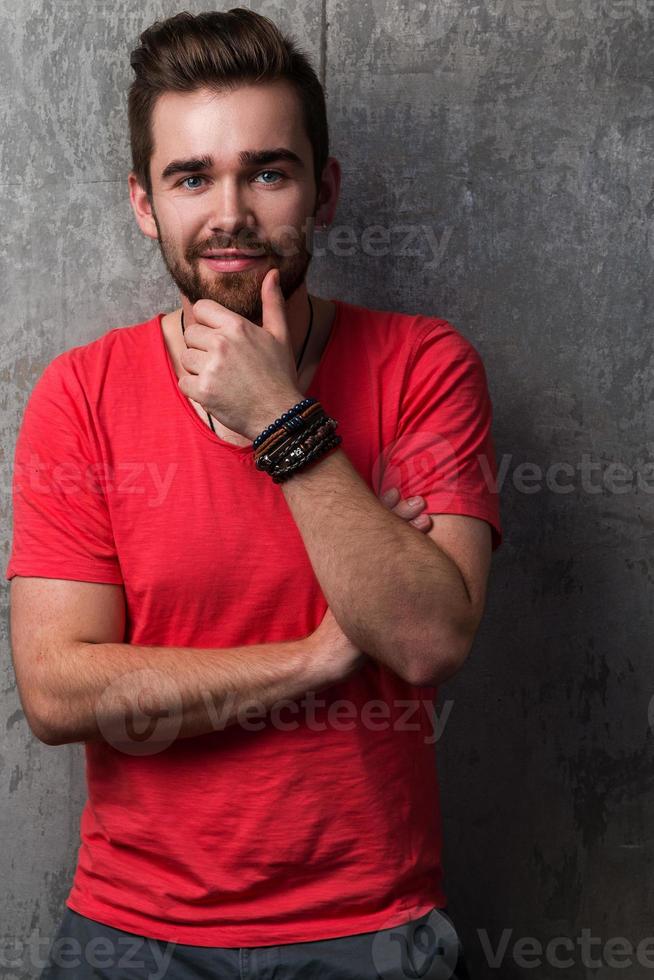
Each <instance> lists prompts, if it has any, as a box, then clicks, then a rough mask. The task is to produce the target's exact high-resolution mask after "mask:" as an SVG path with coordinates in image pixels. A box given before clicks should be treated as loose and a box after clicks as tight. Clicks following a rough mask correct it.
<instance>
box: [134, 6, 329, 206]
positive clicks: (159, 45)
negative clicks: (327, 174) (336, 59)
mask: <svg viewBox="0 0 654 980" xmlns="http://www.w3.org/2000/svg"><path fill="white" fill-rule="evenodd" d="M139 40H140V42H141V46H140V47H138V48H136V49H135V50H134V51H132V53H131V57H130V63H131V65H132V68H133V69H134V72H135V74H136V78H135V79H134V80H133V82H132V84H131V86H130V89H129V93H128V107H127V114H128V122H129V138H130V147H131V152H132V169H133V171H134V173H135V174H136V178H137V180H138V182H139V184H140V185H141V187H142V188H144V189H145V191H146V192H147V195H148V197H149V198H150V199H152V181H151V174H150V160H151V158H152V153H153V149H154V141H153V136H152V113H153V110H154V107H155V103H156V101H157V98H158V97H159V96H160V95H162V94H163V93H164V92H193V91H195V90H197V89H199V88H204V87H208V88H213V89H215V90H220V89H234V88H237V87H238V86H239V85H242V84H247V83H257V82H270V81H277V80H286V81H288V82H290V83H291V84H292V85H293V86H294V88H295V91H296V92H297V94H298V96H299V98H300V102H301V105H302V113H303V118H304V126H305V129H306V132H307V135H308V137H309V140H310V142H311V145H312V147H313V170H314V176H315V180H316V189H318V187H319V186H320V178H321V175H322V171H323V168H324V166H325V163H326V162H327V157H328V156H329V134H328V128H327V111H326V107H325V95H324V92H323V88H322V85H321V84H320V81H319V80H318V78H317V76H316V73H315V71H314V70H313V68H312V66H311V64H310V62H309V60H308V59H307V57H306V56H305V55H304V54H303V52H302V51H300V50H299V49H298V48H297V46H296V44H295V41H294V40H293V39H291V38H289V37H287V36H285V35H284V34H282V33H281V31H280V30H279V28H278V27H277V26H276V25H275V24H274V23H273V21H271V20H270V19H269V18H268V17H264V16H263V15H262V14H257V13H255V12H254V11H252V10H246V9H245V8H244V7H234V8H233V9H232V10H228V11H225V12H223V11H209V12H206V13H201V14H197V15H193V14H190V13H188V12H187V11H183V12H182V13H179V14H175V16H174V17H169V18H168V19H167V20H164V21H155V23H154V24H152V25H151V26H150V27H148V28H147V30H145V31H144V32H143V33H142V34H141V35H140V38H139Z"/></svg>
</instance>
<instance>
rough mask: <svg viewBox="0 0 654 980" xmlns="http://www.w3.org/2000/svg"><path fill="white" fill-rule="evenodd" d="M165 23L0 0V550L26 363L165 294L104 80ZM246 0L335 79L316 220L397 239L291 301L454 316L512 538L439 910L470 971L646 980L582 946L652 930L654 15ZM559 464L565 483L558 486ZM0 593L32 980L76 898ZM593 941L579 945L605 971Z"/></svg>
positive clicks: (20, 892)
mask: <svg viewBox="0 0 654 980" xmlns="http://www.w3.org/2000/svg"><path fill="white" fill-rule="evenodd" d="M181 9H187V10H190V11H192V12H199V11H201V10H205V9H211V8H210V7H209V6H207V5H205V4H201V3H187V4H186V5H181V6H180V5H178V4H175V3H170V2H159V3H154V2H152V0H146V2H140V3H138V4H137V3H136V2H135V0H112V2H111V3H108V2H105V0H85V2H82V0H66V2H65V3H64V2H54V0H43V2H35V0H20V3H19V4H18V5H16V4H15V3H14V2H13V0H12V2H9V0H0V46H1V49H0V64H1V66H2V69H3V91H2V95H1V96H0V126H1V131H2V133H3V135H4V139H3V142H2V146H1V148H0V153H1V175H0V180H1V194H2V275H1V277H0V288H1V289H2V306H3V311H4V316H3V335H2V350H3V353H2V365H1V368H0V370H1V377H2V389H1V391H2V413H1V416H0V417H1V421H2V437H1V440H0V452H1V457H0V458H1V462H2V481H3V494H2V547H3V555H4V558H3V564H4V563H6V560H7V557H8V553H9V542H10V535H11V501H10V493H9V490H10V479H11V463H12V453H13V446H14V442H15V437H16V433H17V429H18V425H19V422H20V418H21V415H22V410H23V407H24V404H25V401H26V399H27V396H28V394H29V392H30V390H31V388H32V386H33V384H34V382H35V380H36V378H37V377H38V375H39V374H40V373H41V371H42V370H43V368H44V367H45V365H46V364H47V363H48V362H49V361H50V360H51V359H52V358H53V357H54V356H55V355H56V354H57V353H59V352H60V351H62V350H64V349H67V348H69V347H72V346H74V345H76V344H79V343H85V342H87V341H89V340H92V339H94V338H95V337H98V336H100V334H102V333H104V332H105V331H106V330H108V329H110V328H111V327H115V326H119V325H121V324H128V323H135V322H138V321H139V320H144V319H147V318H150V317H151V316H152V315H153V314H154V313H155V312H157V311H160V310H170V309H173V308H175V306H177V297H176V291H175V290H174V288H173V287H172V286H171V283H170V281H169V279H168V275H167V273H166V271H165V269H164V267H163V264H162V262H161V260H160V256H159V250H158V247H157V245H156V243H154V242H151V241H150V240H148V239H146V238H144V237H143V236H142V235H141V233H140V232H139V230H138V228H137V226H136V223H135V221H134V219H133V216H132V213H131V210H130V207H129V202H128V193H127V180H126V178H127V172H128V169H129V155H128V141H127V117H126V91H127V86H128V85H129V82H130V81H131V77H132V76H131V71H130V69H129V58H128V55H129V51H130V50H131V48H132V47H134V46H135V45H136V43H137V39H138V34H139V33H140V31H142V30H143V29H144V28H145V27H146V26H148V25H149V24H150V23H151V22H152V21H153V20H154V19H156V18H161V17H165V16H169V15H171V14H173V13H176V12H177V11H179V10H181ZM224 9H228V7H227V6H225V8H224ZM256 9H257V10H260V11H261V12H263V13H266V14H267V15H269V16H270V17H272V18H273V19H274V20H275V21H276V22H277V23H278V24H279V25H280V26H281V27H282V28H283V29H286V30H288V31H289V32H291V33H292V34H294V36H295V37H296V38H297V40H298V41H299V42H300V44H301V45H302V46H303V47H304V49H305V50H306V51H307V53H308V54H309V55H311V56H312V57H313V59H314V63H315V64H316V66H317V67H319V70H320V73H321V77H322V78H323V80H324V83H325V85H326V93H327V99H328V108H329V119H330V127H331V139H332V145H331V152H332V154H333V155H335V156H337V157H338V158H339V160H340V161H341V164H342V167H343V171H344V186H343V189H342V195H341V203H340V205H339V209H338V213H337V216H336V223H337V224H342V225H345V224H347V225H350V226H351V227H352V228H354V229H355V233H356V235H358V236H359V237H360V235H361V233H362V232H363V230H364V228H365V227H366V226H369V225H371V224H380V225H382V226H384V227H386V228H390V229H391V230H392V232H393V233H392V236H391V249H390V250H387V252H388V254H386V255H385V256H382V257H375V256H373V255H370V254H365V252H364V251H363V250H362V248H361V247H359V248H358V250H355V252H354V254H353V256H352V257H350V258H343V257H340V256H338V255H337V254H336V251H337V249H336V248H332V250H331V252H330V251H329V250H328V251H327V254H326V255H325V256H324V257H321V258H319V259H316V260H315V262H314V266H313V268H312V270H311V275H310V286H311V288H312V291H313V292H315V293H318V294H319V295H323V296H327V297H329V296H340V297H341V298H344V299H348V300H350V301H353V302H359V303H363V304H365V305H369V306H374V307H379V308H385V309H398V310H404V311H408V312H424V313H428V314H434V315H439V316H445V317H447V318H449V319H450V320H451V321H452V322H453V323H454V324H455V325H456V326H457V328H458V329H459V330H460V331H461V332H462V333H463V334H464V335H465V336H467V337H469V338H470V339H471V340H472V341H473V343H474V344H475V346H476V347H477V349H478V350H479V352H480V353H481V355H482V357H483V359H484V362H485V365H486V370H487V374H488V379H489V385H490V389H491V396H492V399H493V404H494V412H495V423H494V434H495V443H496V449H497V454H498V462H499V463H500V464H501V470H502V471H503V472H504V480H503V484H502V517H503V523H504V532H505V542H504V545H503V547H502V548H501V549H500V551H499V552H498V553H497V554H496V556H495V557H494V560H493V569H492V573H491V584H490V590H489V597H488V605H487V612H486V616H485V620H484V623H483V625H482V628H481V630H480V632H479V634H478V637H477V640H476V642H475V646H474V649H473V652H472V654H471V657H470V659H469V661H468V663H467V664H466V666H465V668H464V669H463V671H462V672H461V673H460V674H459V675H458V676H457V677H456V678H455V679H453V680H451V681H450V682H449V683H448V684H447V685H445V686H444V687H443V688H442V690H441V692H440V697H439V706H440V707H441V708H443V707H445V706H446V702H448V701H449V702H451V705H450V708H451V711H450V715H449V717H448V718H447V724H446V726H445V730H444V733H443V735H442V737H441V739H440V741H439V742H438V745H437V753H438V757H439V760H440V761H439V768H440V774H441V787H442V797H443V812H444V829H445V846H446V859H445V867H446V873H447V883H448V891H449V895H450V908H451V910H452V912H453V913H454V915H455V917H456V921H457V924H458V927H459V930H460V932H461V935H462V937H463V939H464V943H465V946H466V951H467V955H468V958H469V961H470V963H471V965H472V966H473V968H474V976H475V977H477V978H479V980H482V978H488V977H498V976H501V977H502V978H503V980H504V978H506V980H513V978H515V977H522V976H530V977H535V978H538V980H544V978H559V977H561V976H566V977H571V978H574V980H577V978H586V977H593V978H600V980H602V978H605V977H608V976H614V975H620V976H621V977H626V978H640V977H648V976H654V963H653V965H652V967H648V966H646V965H644V963H643V964H641V965H640V966H637V965H634V966H632V967H631V968H628V969H617V968H616V967H614V968H611V965H610V959H609V957H608V955H605V954H604V953H603V951H602V946H603V945H604V943H605V942H607V941H608V940H610V939H611V938H613V937H624V938H625V939H628V940H629V941H631V942H632V943H633V944H634V945H636V944H637V943H639V942H640V941H641V940H643V939H644V938H645V937H648V936H652V935H654V921H653V919H652V915H651V913H652V909H653V908H654V900H653V887H652V880H653V879H652V853H653V849H652V840H653V839H654V831H653V830H652V827H653V826H654V823H653V821H654V792H653V785H652V772H653V771H654V759H653V753H652V736H651V731H650V726H649V718H648V709H649V701H650V697H651V694H652V690H653V682H654V666H653V665H652V633H653V630H652V622H653V616H652V602H653V596H654V589H653V587H652V586H653V583H654V575H653V566H652V559H651V554H652V544H653V543H654V535H653V518H654V507H653V500H654V495H653V493H652V490H653V489H654V479H652V476H651V470H652V462H653V460H654V442H653V441H652V440H653V438H654V436H653V434H652V429H653V421H654V418H653V412H652V398H653V396H652V375H653V369H654V362H653V358H652V310H651V305H650V296H651V289H650V276H651V271H652V260H653V257H654V222H653V215H654V190H653V188H654V179H653V176H652V161H653V159H654V154H653V152H652V150H653V149H654V147H653V139H652V137H653V120H654V99H653V96H652V80H653V61H652V51H653V43H652V42H653V40H654V37H653V29H652V25H653V23H654V0H593V2H592V3H591V2H590V0H530V2H529V3H527V2H525V0H486V2H482V3H478V2H475V0H437V2H435V3H432V4H428V3H426V2H413V3H402V2H399V0H358V2H356V3H351V4H346V3H345V2H343V0H326V4H324V5H323V6H322V7H321V5H320V3H319V2H318V0H316V2H314V3H313V4H303V3H299V2H292V3H289V4H286V5H285V6H282V5H281V4H274V3H261V4H257V5H256ZM402 225H409V226H410V228H411V229H413V232H412V234H413V236H414V238H413V241H412V242H411V243H406V242H405V254H401V251H400V246H401V245H402V238H403V235H404V233H403V232H402V229H401V227H400V226H402ZM425 229H428V230H429V231H426V230H425ZM429 235H431V236H432V237H431V238H429V237H428V236H429ZM323 241H324V239H323ZM434 241H435V242H436V243H437V244H439V245H440V254H436V256H435V255H434V251H433V246H432V244H430V242H434ZM407 252H408V254H406V253H407ZM412 253H413V254H412ZM584 460H586V462H587V464H589V465H590V464H592V465H593V466H594V467H595V469H594V472H593V474H592V476H591V480H590V484H589V483H588V481H587V480H586V481H584V480H582V474H581V472H580V470H579V467H580V465H582V463H583V461H584ZM558 463H567V464H569V465H570V466H571V467H575V468H576V469H575V470H572V469H570V470H569V471H568V473H569V474H572V475H566V474H559V475H558V477H557V474H556V473H555V472H554V470H553V469H551V468H552V467H553V466H555V465H556V464H558ZM524 464H531V466H532V469H531V471H530V472H531V473H532V476H531V478H530V479H529V480H527V479H526V477H527V476H528V473H526V472H525V466H524ZM612 464H619V467H620V468H621V469H618V468H616V467H615V466H614V467H613V469H611V466H612ZM534 465H535V466H537V467H540V468H541V470H540V472H541V476H540V478H539V476H538V471H534V470H533V466H534ZM648 467H649V473H650V475H649V484H645V483H641V486H640V487H638V485H637V476H638V473H641V474H642V476H643V478H644V477H645V476H647V473H648V469H647V468H648ZM620 472H622V474H623V476H622V477H621V478H620V479H617V477H619V476H620ZM534 473H535V474H536V475H535V477H534V476H533V474H534ZM548 478H549V480H550V485H549V486H548V482H547V480H548ZM557 478H558V479H559V481H560V483H562V484H567V485H568V486H570V487H571V490H570V492H565V493H564V492H560V491H558V490H557V488H556V484H555V483H552V482H551V481H552V480H556V479H557ZM611 479H613V480H614V484H613V485H611V482H610V481H611ZM521 480H522V481H523V482H521ZM603 480H604V481H605V483H604V485H603ZM527 490H529V491H530V492H527ZM3 584H4V589H3V591H2V592H1V593H0V597H1V601H2V612H3V615H2V617H1V620H0V622H1V628H2V637H1V639H2V654H3V656H2V685H3V686H2V694H3V698H2V702H1V708H0V710H1V712H2V718H1V719H0V731H2V738H3V741H2V751H1V756H0V771H1V773H2V815H1V820H0V834H1V839H2V841H3V843H4V846H3V848H2V850H1V852H0V880H2V881H3V882H4V887H3V889H2V896H1V898H0V905H1V906H2V908H1V911H0V921H1V923H2V925H1V928H0V976H1V977H2V978H20V980H24V978H29V977H31V976H33V975H36V972H37V971H36V969H35V967H34V966H32V967H30V966H29V963H30V961H31V962H32V963H33V962H34V957H35V956H36V952H37V951H38V950H39V949H40V952H41V953H43V952H44V950H45V949H47V946H48V944H49V941H50V940H51V938H52V935H53V933H54V929H55V928H56V925H57V924H58V920H59V918H60V915H61V913H62V908H63V901H64V898H65V896H66V894H67V892H68V889H69V886H70V881H71V877H72V873H73V870H74V863H75V857H76V846H77V840H78V837H77V833H78V819H79V813H80V809H81V806H82V803H83V800H84V792H85V789H84V770H83V749H82V746H80V745H74V746H65V747H48V746H45V745H43V744H41V743H40V742H38V741H37V740H36V739H35V738H34V737H33V736H32V735H31V732H30V730H29V728H28V726H27V724H26V721H25V718H24V716H23V713H22V711H21V710H20V703H19V700H18V694H17V691H16V686H15V679H14V675H13V670H12V667H11V661H10V655H9V647H8V616H7V604H8V587H7V583H6V581H5V582H4V583H3ZM584 929H585V930H591V932H592V935H593V936H595V937H598V938H599V939H601V943H600V944H597V943H595V944H594V946H593V955H594V956H595V957H597V958H598V962H599V961H601V962H603V964H604V965H603V966H602V967H601V968H599V969H597V970H595V969H591V968H590V967H587V966H585V965H584V963H583V957H582V949H581V946H580V945H579V938H580V937H582V935H583V930H584ZM503 930H509V932H508V933H504V939H505V941H506V942H507V948H506V953H505V957H504V960H503V964H502V967H501V969H499V970H497V969H495V970H494V969H492V968H491V967H490V965H489V963H488V958H487V956H486V955H485V954H484V937H485V936H486V934H487V935H488V939H487V942H488V944H489V945H490V946H492V947H493V948H495V947H496V946H497V944H498V943H499V942H500V941H501V940H502V938H503ZM556 936H567V937H569V938H570V939H572V941H573V942H574V943H575V946H576V951H575V952H574V953H572V954H568V955H571V956H572V958H573V965H572V966H570V967H569V968H568V969H562V968H561V967H558V966H556V964H555V963H553V962H549V963H548V962H547V957H545V956H544V957H543V958H542V961H543V962H542V965H541V966H537V967H532V968H528V967H527V966H525V965H524V964H523V965H522V966H521V965H520V964H519V962H518V960H519V957H518V956H517V954H516V951H515V948H514V943H515V942H516V941H517V940H519V939H521V938H524V937H535V938H536V939H537V940H539V941H540V942H541V943H543V944H545V943H547V941H548V940H550V939H551V938H552V937H556ZM507 937H508V938H507ZM39 942H40V943H41V945H40V947H39ZM30 944H31V945H30ZM558 954H559V956H564V955H565V950H563V949H559V950H558ZM550 959H551V958H550ZM622 959H623V960H624V959H625V957H624V956H623V957H622ZM632 959H633V960H634V963H636V958H635V956H634V957H632ZM650 959H651V960H653V961H654V956H652V955H651V953H650ZM21 961H22V963H23V966H20V967H19V966H13V967H12V965H11V964H12V963H19V962H21ZM536 961H538V957H534V956H533V955H532V957H531V962H532V963H533V962H536ZM618 961H619V960H618V959H616V962H618Z"/></svg>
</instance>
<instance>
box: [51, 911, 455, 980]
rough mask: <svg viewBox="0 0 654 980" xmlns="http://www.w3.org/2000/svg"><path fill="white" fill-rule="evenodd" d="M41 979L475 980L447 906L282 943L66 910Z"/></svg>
mask: <svg viewBox="0 0 654 980" xmlns="http://www.w3.org/2000/svg"><path fill="white" fill-rule="evenodd" d="M40 980H470V977H469V974H468V971H467V969H466V966H465V962H464V958H463V947H462V944H461V941H460V939H459V937H458V935H457V932H456V929H455V928H454V925H453V923H452V920H451V919H450V918H449V916H448V915H447V909H432V910H431V911H430V912H427V913H426V914H425V915H423V916H422V917H421V918H419V919H413V920H412V921H411V922H407V923H404V924H402V925H400V926H392V927H391V928H390V929H380V930H377V931H376V932H363V933H359V934H357V935H354V936H340V937H338V938H336V939H319V940H316V941H313V942H304V943H285V944H282V945H280V946H254V947H247V948H246V947H243V948H240V949H238V948H227V947H220V946H213V947H208V946H188V945H184V944H182V943H172V942H170V943H169V942H166V941H165V940H161V939H148V938H146V937H143V936H138V935H136V934H135V933H132V932H123V931H122V930H121V929H114V928H112V926H107V925H104V924H103V923H101V922H95V921H94V920H93V919H88V918H87V917H86V916H84V915H80V914H79V913H78V912H74V911H73V910H72V909H69V908H68V906H65V910H64V915H63V919H62V921H61V924H60V926H59V929H58V931H57V934H56V936H55V938H54V939H53V941H52V945H51V947H50V950H49V952H48V960H47V964H46V966H45V969H44V970H43V972H42V973H41V976H40Z"/></svg>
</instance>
